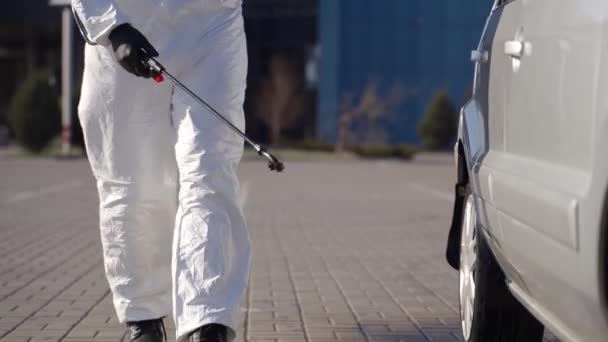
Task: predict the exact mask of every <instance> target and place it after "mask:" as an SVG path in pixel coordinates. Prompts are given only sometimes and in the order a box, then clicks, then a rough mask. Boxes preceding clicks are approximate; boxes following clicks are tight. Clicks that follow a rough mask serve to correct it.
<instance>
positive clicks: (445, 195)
mask: <svg viewBox="0 0 608 342" xmlns="http://www.w3.org/2000/svg"><path fill="white" fill-rule="evenodd" d="M409 186H410V187H411V188H413V189H414V190H416V191H420V192H423V193H425V194H429V195H431V196H433V197H435V198H439V199H441V200H444V201H448V202H450V203H451V202H452V201H453V200H454V196H453V195H450V194H448V193H447V192H443V191H439V190H435V189H433V188H431V187H430V186H428V185H424V184H420V183H409Z"/></svg>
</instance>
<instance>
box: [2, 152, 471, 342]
mask: <svg viewBox="0 0 608 342" xmlns="http://www.w3.org/2000/svg"><path fill="white" fill-rule="evenodd" d="M452 173H453V172H452V167H451V160H450V158H449V156H433V157H426V158H422V159H421V160H419V161H416V162H413V163H398V162H356V161H328V162H292V163H289V164H288V169H287V172H286V173H284V174H280V175H277V174H271V173H269V172H267V171H266V169H265V166H264V164H262V163H258V162H250V161H246V162H244V163H243V165H242V168H241V179H242V190H243V191H242V193H243V196H242V200H243V202H244V205H245V212H246V216H247V220H248V223H249V229H250V237H251V241H252V247H253V248H252V253H253V260H252V273H251V278H250V286H249V288H248V290H247V293H246V296H245V298H244V299H243V302H242V308H243V309H242V312H241V315H240V323H239V325H238V330H239V331H238V333H239V338H238V341H251V342H254V341H255V342H262V341H273V342H288V341H289V342H296V341H308V342H310V341H319V342H328V341H407V342H416V341H435V342H447V341H458V340H459V333H458V329H459V328H458V327H459V319H458V298H457V273H456V272H454V271H453V270H451V269H450V268H449V267H448V266H447V265H446V263H445V262H444V258H443V253H444V245H445V239H446V234H447V227H448V223H449V220H450V214H451V195H450V189H451V188H452V182H453V178H452ZM0 180H1V181H0V182H1V183H0V217H1V220H0V340H1V341H3V342H4V341H6V342H9V341H11V342H16V341H28V342H35V341H66V342H70V341H71V342H77V341H83V342H84V341H108V342H109V341H112V342H115V341H119V340H120V339H121V338H122V336H123V335H124V333H125V329H124V327H123V326H121V325H120V324H119V323H118V322H117V320H116V318H115V316H114V312H113V308H112V304H111V294H110V292H109V290H108V287H107V283H106V280H105V278H104V274H103V267H102V263H101V249H100V242H99V233H98V228H97V198H96V193H95V187H94V183H93V179H92V177H91V175H90V171H89V169H88V165H87V163H86V161H83V160H75V161H56V160H50V159H22V158H14V157H10V156H9V157H7V156H0ZM168 321H170V320H168ZM169 330H170V333H173V330H172V328H171V327H169Z"/></svg>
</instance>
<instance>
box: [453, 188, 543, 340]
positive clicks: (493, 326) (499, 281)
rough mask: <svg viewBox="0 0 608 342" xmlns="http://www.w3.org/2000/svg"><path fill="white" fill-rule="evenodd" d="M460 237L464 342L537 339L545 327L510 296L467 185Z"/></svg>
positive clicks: (541, 336)
mask: <svg viewBox="0 0 608 342" xmlns="http://www.w3.org/2000/svg"><path fill="white" fill-rule="evenodd" d="M464 203H465V204H464V206H463V215H462V227H461V239H460V279H459V294H460V321H461V329H462V335H463V337H464V340H465V341H466V342H503V341H504V342H511V341H526V342H536V341H539V342H540V341H542V340H543V333H544V327H543V325H542V324H540V322H539V321H538V320H537V319H536V318H534V316H532V315H531V314H530V313H529V312H528V311H527V310H526V309H525V308H524V307H523V306H522V305H521V304H520V303H519V302H518V301H517V299H515V297H513V295H512V294H511V292H510V291H509V289H508V288H507V285H506V283H505V278H504V274H503V272H502V271H501V270H500V268H499V266H498V264H497V263H496V261H495V260H494V256H493V255H492V252H491V251H490V249H489V247H488V246H487V244H486V242H485V240H484V238H483V237H482V235H481V234H480V232H479V231H478V229H477V228H478V225H477V214H476V209H475V204H474V198H473V195H472V193H471V191H470V188H469V187H467V190H466V194H465V202H464Z"/></svg>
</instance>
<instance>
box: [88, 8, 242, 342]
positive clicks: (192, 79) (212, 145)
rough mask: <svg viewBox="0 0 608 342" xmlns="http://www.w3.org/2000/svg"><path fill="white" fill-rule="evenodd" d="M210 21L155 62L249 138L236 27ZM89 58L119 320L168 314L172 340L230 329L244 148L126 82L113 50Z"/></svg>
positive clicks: (98, 173) (189, 109) (210, 124)
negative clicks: (205, 329)
mask: <svg viewBox="0 0 608 342" xmlns="http://www.w3.org/2000/svg"><path fill="white" fill-rule="evenodd" d="M213 20H214V21H213V23H212V24H209V25H208V26H209V27H211V29H209V30H207V31H206V32H203V34H201V36H200V37H194V38H196V39H194V38H192V37H191V38H190V39H189V40H185V39H184V40H179V39H178V40H175V39H174V40H173V41H168V42H167V44H165V45H164V46H160V47H159V48H158V49H159V51H160V52H161V56H160V61H161V62H163V63H165V62H166V66H167V68H168V69H171V70H170V71H173V72H175V73H176V74H177V76H178V77H179V78H180V80H181V81H182V82H183V83H185V84H186V85H188V86H189V87H191V89H192V90H193V91H194V92H196V93H198V94H199V95H200V96H202V97H203V98H204V99H205V100H206V101H208V102H209V103H210V104H211V105H212V106H214V107H215V108H216V109H217V110H218V111H220V112H221V113H222V114H224V115H226V116H227V118H228V119H230V120H231V121H232V122H233V123H234V124H235V125H236V126H237V127H240V128H242V129H244V116H243V102H244V95H245V85H246V74H247V53H246V42H245V35H244V31H243V19H242V16H241V14H240V11H238V12H237V11H227V12H226V13H225V15H222V16H216V17H215V18H214V19H213ZM171 44H173V45H171ZM163 52H164V53H163ZM85 55H86V57H85V74H84V79H83V87H82V94H81V102H80V105H79V116H80V120H81V124H82V127H83V131H84V136H85V141H86V147H87V153H88V157H89V161H90V164H91V168H92V170H93V174H94V176H95V178H96V180H97V187H98V191H99V199H100V210H99V215H100V226H101V240H102V245H103V256H104V264H105V271H106V275H107V279H108V282H109V284H110V288H111V290H112V294H113V300H114V305H115V308H116V312H117V315H118V318H119V320H120V321H121V322H125V321H138V320H146V319H153V318H159V317H163V316H168V315H171V314H173V316H174V318H175V324H176V328H177V336H178V338H179V339H183V337H184V336H186V335H187V334H188V333H189V332H190V331H192V330H194V329H196V328H198V327H199V326H202V325H204V324H208V323H220V324H224V325H227V326H229V327H232V328H234V323H233V319H234V315H235V314H236V313H237V312H238V310H239V308H240V306H239V304H240V301H241V298H242V295H243V293H244V291H245V288H246V285H247V279H248V272H249V257H250V252H249V240H248V235H247V230H246V226H245V222H244V219H243V215H242V211H241V208H240V207H239V205H238V202H237V197H238V196H237V194H238V180H237V175H236V170H237V166H238V163H239V161H240V158H241V156H242V149H243V141H242V139H241V138H239V137H238V136H237V135H236V134H234V133H233V132H232V131H230V130H229V129H228V128H227V127H225V126H224V125H223V124H221V123H220V121H219V120H217V119H216V118H215V117H213V116H212V114H211V113H208V112H207V111H206V110H205V109H204V108H201V107H200V106H199V105H198V104H197V103H195V102H194V101H193V100H192V99H191V98H190V97H189V96H188V95H186V94H185V93H183V92H182V91H180V90H179V89H175V88H173V86H172V85H171V84H169V83H168V81H166V82H165V83H163V84H156V83H155V82H154V81H152V80H149V79H143V78H137V77H135V76H132V75H130V74H128V73H126V72H125V71H124V70H122V69H121V68H120V66H118V64H117V63H116V62H115V61H114V60H113V56H112V52H111V50H110V48H108V47H104V46H87V48H86V51H85ZM164 56H166V59H163V57H164Z"/></svg>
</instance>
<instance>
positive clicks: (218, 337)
mask: <svg viewBox="0 0 608 342" xmlns="http://www.w3.org/2000/svg"><path fill="white" fill-rule="evenodd" d="M233 339H234V332H233V331H232V329H230V328H228V327H227V326H225V325H221V324H215V323H212V324H206V325H203V326H202V327H200V328H198V329H196V330H194V331H193V332H191V333H190V335H188V342H231V341H232V340H233Z"/></svg>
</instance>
